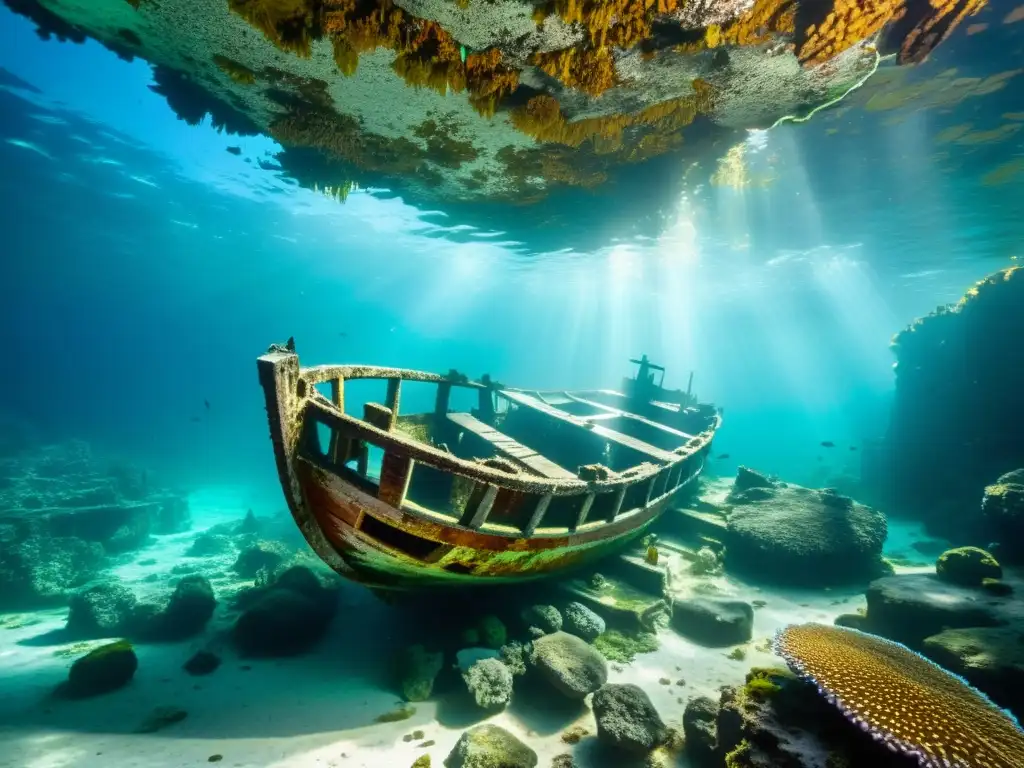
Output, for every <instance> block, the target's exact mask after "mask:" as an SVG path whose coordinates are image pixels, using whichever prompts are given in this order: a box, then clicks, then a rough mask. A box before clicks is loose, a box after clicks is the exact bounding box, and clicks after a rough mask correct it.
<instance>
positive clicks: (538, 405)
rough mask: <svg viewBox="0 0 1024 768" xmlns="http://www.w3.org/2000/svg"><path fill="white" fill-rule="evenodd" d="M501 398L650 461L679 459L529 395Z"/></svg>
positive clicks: (513, 394)
mask: <svg viewBox="0 0 1024 768" xmlns="http://www.w3.org/2000/svg"><path fill="white" fill-rule="evenodd" d="M501 396H502V397H506V398H508V399H509V400H511V401H512V402H514V403H516V404H517V405H521V406H523V407H524V408H532V409H533V410H535V411H539V412H540V413H543V414H545V415H546V416H550V417H551V418H553V419H557V420H559V421H562V422H565V423H566V424H572V425H573V426H575V427H579V428H580V429H586V430H587V431H589V432H592V433H594V434H595V435H599V436H600V437H602V438H604V439H605V440H607V441H609V442H612V443H617V444H618V445H622V446H625V447H627V448H630V449H632V450H634V451H636V452H637V453H640V454H643V455H644V456H646V457H647V458H649V459H654V460H655V461H660V462H663V463H665V464H669V463H671V462H673V461H675V460H676V459H678V458H679V457H678V456H677V455H676V454H674V453H671V452H669V451H663V450H662V449H661V448H658V447H657V446H655V445H651V444H650V443H645V442H644V441H643V440H638V439H637V438H635V437H630V436H629V435H626V434H623V433H622V432H616V431H615V430H614V429H608V428H607V427H602V426H601V425H600V424H593V423H588V422H587V420H586V419H583V418H580V417H578V416H573V415H572V414H571V413H566V412H565V411H561V410H559V409H558V408H554V407H552V406H550V405H547V404H546V403H542V402H541V401H540V400H537V399H536V398H535V397H530V396H529V395H524V394H521V393H519V392H509V391H502V392H501Z"/></svg>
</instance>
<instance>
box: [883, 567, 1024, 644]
mask: <svg viewBox="0 0 1024 768" xmlns="http://www.w3.org/2000/svg"><path fill="white" fill-rule="evenodd" d="M1005 581H1006V583H1007V585H1009V586H1010V587H1011V588H1013V589H1014V590H1015V591H1017V592H1019V591H1020V590H1022V589H1024V582H1022V581H1021V580H1020V579H1018V578H1016V577H1013V576H1007V578H1006V579H1005ZM867 607H868V610H867V621H866V625H865V628H866V629H867V630H868V631H870V632H873V633H875V634H878V635H882V636H884V637H888V638H889V639H890V640H896V641H897V642H900V643H904V644H905V645H908V646H910V647H911V648H914V649H917V650H920V649H921V647H922V644H923V642H924V639H925V638H926V637H929V636H931V635H936V634H938V633H939V632H942V631H943V630H944V629H961V628H964V627H997V626H1007V625H1014V624H1018V623H1021V624H1024V603H1022V602H1021V601H1020V600H1016V599H1014V597H1013V596H1012V595H999V594H994V593H992V592H989V591H987V590H983V589H977V588H975V587H964V586H960V585H959V584H950V583H949V582H947V581H943V580H942V579H940V578H939V577H938V576H937V575H935V574H916V573H915V574H902V575H898V576H886V577H885V578H882V579H877V580H876V581H873V582H872V583H871V585H870V586H869V587H868V590H867Z"/></svg>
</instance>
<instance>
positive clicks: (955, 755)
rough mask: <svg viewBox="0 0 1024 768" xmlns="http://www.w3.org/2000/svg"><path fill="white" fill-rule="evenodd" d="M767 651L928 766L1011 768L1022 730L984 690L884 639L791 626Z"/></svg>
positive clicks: (1022, 757)
mask: <svg viewBox="0 0 1024 768" xmlns="http://www.w3.org/2000/svg"><path fill="white" fill-rule="evenodd" d="M775 650H776V652H777V653H778V654H779V655H781V656H782V657H783V658H785V659H786V661H787V662H788V663H789V665H790V666H791V667H792V668H793V669H794V671H796V672H797V673H798V674H799V675H801V676H802V677H804V678H805V679H807V680H809V681H810V682H813V683H814V684H815V685H817V687H818V690H819V691H821V692H822V694H824V695H825V697H826V698H827V699H828V700H829V702H830V703H832V704H834V705H835V706H837V707H839V709H840V710H842V712H843V713H844V714H845V715H846V716H847V717H848V718H849V719H850V720H851V721H853V722H854V723H855V724H857V725H858V726H859V727H860V728H861V729H862V730H864V731H867V732H868V733H870V734H871V735H872V736H873V737H874V738H875V739H876V740H878V741H880V742H882V743H884V744H886V745H887V746H888V747H889V748H890V749H892V750H893V751H894V752H902V753H904V754H906V755H908V756H910V757H914V758H916V759H917V761H918V763H919V764H920V765H922V766H927V767H928V768H1019V767H1020V766H1021V765H1024V731H1022V730H1021V728H1020V726H1019V725H1018V724H1017V722H1016V720H1015V719H1014V718H1013V717H1011V716H1010V715H1009V714H1007V713H1006V712H1005V711H1003V710H1001V709H1000V708H999V707H997V706H996V705H995V704H994V703H993V702H992V701H991V700H989V699H988V698H987V697H986V696H985V695H984V694H982V693H980V692H979V691H978V690H976V689H975V688H972V687H971V686H970V685H968V684H967V683H966V682H965V681H964V680H963V679H962V678H960V677H957V676H956V675H953V674H951V673H949V672H947V671H946V670H944V669H942V668H941V667H939V666H938V665H936V664H934V663H932V662H931V661H928V660H927V659H925V658H924V657H923V656H920V655H918V654H916V653H914V652H913V651H911V650H910V649H909V648H907V647H906V646H904V645H901V644H899V643H894V642H892V641H890V640H885V639H883V638H880V637H876V636H874V635H869V634H867V633H864V632H859V631H857V630H854V629H847V628H845V627H833V626H825V625H821V624H800V625H791V626H788V627H785V628H783V629H781V630H780V631H779V632H778V634H777V635H776V637H775Z"/></svg>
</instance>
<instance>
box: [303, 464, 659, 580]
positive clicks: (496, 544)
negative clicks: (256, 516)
mask: <svg viewBox="0 0 1024 768" xmlns="http://www.w3.org/2000/svg"><path fill="white" fill-rule="evenodd" d="M298 475H299V482H300V485H301V487H302V494H303V497H304V499H305V500H306V504H307V506H308V508H309V509H310V510H314V513H315V515H316V520H317V524H318V526H319V528H320V530H321V531H322V532H323V535H324V536H325V537H326V539H327V541H328V542H329V543H330V545H331V547H332V548H333V550H334V551H335V552H336V553H337V554H338V555H339V556H340V557H341V559H342V560H343V561H344V562H345V564H346V565H347V566H348V567H349V568H351V569H352V573H351V574H349V576H350V578H353V579H354V580H357V581H360V582H363V583H366V584H367V585H369V586H374V587H390V588H407V587H411V586H420V587H427V586H431V587H432V586H442V585H468V584H506V583H518V582H522V581H529V580H533V579H539V578H544V577H547V576H550V575H552V574H554V573H557V572H560V571H564V570H569V569H572V568H579V567H584V566H586V565H588V564H590V563H594V562H596V561H598V560H600V559H602V558H604V557H606V556H608V555H609V554H613V553H614V552H616V551H618V550H620V549H621V548H623V547H624V546H626V545H627V544H628V543H629V542H630V541H633V540H634V539H636V538H637V537H639V536H641V535H643V534H644V533H645V532H646V531H647V529H648V528H649V527H650V526H651V524H653V523H654V522H655V521H656V520H657V519H658V517H659V516H660V515H661V514H662V512H664V511H665V510H666V509H667V508H668V505H669V502H670V501H671V498H672V496H674V495H675V493H676V492H675V491H673V492H671V493H667V494H665V495H664V496H663V497H662V498H661V499H657V500H655V501H654V503H652V504H651V505H650V506H648V507H647V508H646V509H645V510H644V511H643V513H642V518H641V519H626V518H624V519H623V520H622V521H621V523H620V526H619V527H620V530H619V531H618V532H617V534H613V535H607V532H602V533H601V535H597V534H596V532H595V533H591V534H590V535H587V533H577V534H575V535H567V536H552V537H545V538H542V539H537V538H533V539H525V538H520V539H510V538H508V537H504V536H494V535H487V534H481V533H478V532H475V531H467V530H461V529H458V528H453V527H451V526H446V525H441V524H439V523H433V522H429V521H425V520H423V519H422V518H419V517H417V516H415V515H412V514H409V513H406V512H402V511H401V510H395V509H394V508H392V507H390V506H388V505H387V504H383V503H381V502H380V500H379V499H376V498H374V497H373V496H370V495H369V494H367V493H364V492H363V491H361V490H359V489H358V488H354V487H353V486H351V485H347V484H346V483H344V482H342V481H339V480H338V479H337V478H336V477H333V476H332V475H330V474H329V473H327V472H325V471H324V470H322V469H319V468H317V467H315V466H313V465H311V464H309V463H308V462H301V463H300V468H299V471H298ZM367 517H370V518H373V519H374V520H375V521H377V523H378V524H380V525H388V526H391V527H392V528H393V529H395V530H398V531H402V532H404V533H406V534H408V535H414V536H416V537H417V538H420V539H422V540H424V541H429V542H433V543H435V544H437V548H436V550H435V551H434V552H432V553H431V554H430V556H429V557H428V558H426V559H417V558H413V557H409V556H404V555H402V554H401V553H400V552H398V551H396V549H394V548H391V547H387V546H383V545H382V544H381V542H380V541H379V539H377V538H375V537H372V536H368V535H366V534H365V533H363V532H362V531H361V530H360V529H361V528H362V527H363V526H365V524H366V522H367ZM375 529H376V530H378V531H379V530H380V529H379V527H376V526H375Z"/></svg>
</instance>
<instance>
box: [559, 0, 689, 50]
mask: <svg viewBox="0 0 1024 768" xmlns="http://www.w3.org/2000/svg"><path fill="white" fill-rule="evenodd" d="M680 5H681V3H680V2H679V0H555V2H554V11H555V13H557V14H558V15H559V16H561V17H562V20H563V21H565V22H566V23H567V24H579V25H581V26H582V27H583V28H584V29H585V30H586V32H587V37H588V39H589V42H590V44H591V45H592V46H593V47H595V48H604V47H606V46H614V47H617V48H632V47H633V46H634V45H636V44H637V43H640V42H643V41H644V40H646V39H647V38H648V37H650V36H651V22H652V21H653V19H654V17H655V16H660V15H664V14H666V13H672V11H674V10H676V8H678V7H679V6H680Z"/></svg>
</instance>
